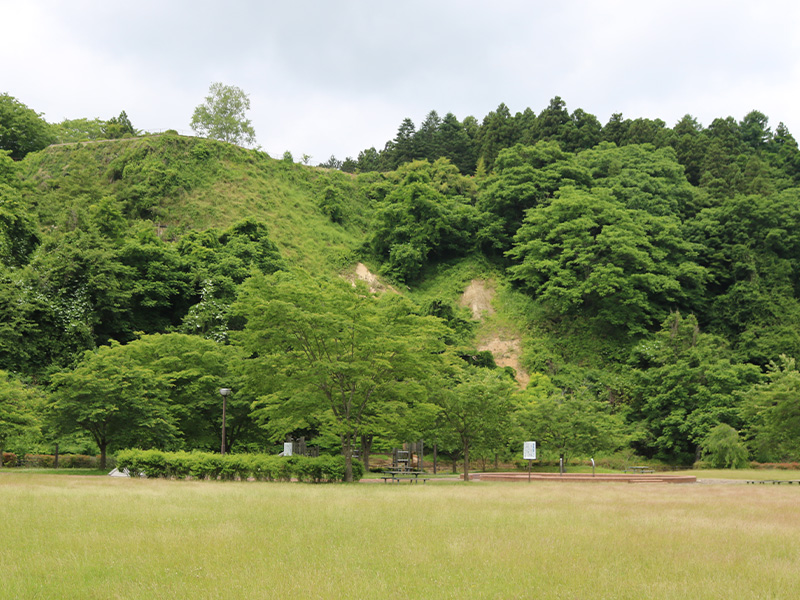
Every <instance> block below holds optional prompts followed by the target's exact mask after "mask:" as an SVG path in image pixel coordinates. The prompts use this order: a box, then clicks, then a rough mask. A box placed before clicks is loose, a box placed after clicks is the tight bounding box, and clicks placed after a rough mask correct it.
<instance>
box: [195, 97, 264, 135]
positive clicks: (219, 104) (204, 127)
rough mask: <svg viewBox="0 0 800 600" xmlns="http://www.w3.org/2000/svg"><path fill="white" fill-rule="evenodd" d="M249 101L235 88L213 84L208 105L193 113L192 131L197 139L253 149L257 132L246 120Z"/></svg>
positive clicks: (203, 104) (205, 103) (203, 105)
mask: <svg viewBox="0 0 800 600" xmlns="http://www.w3.org/2000/svg"><path fill="white" fill-rule="evenodd" d="M248 110H250V98H249V96H248V95H247V94H246V93H245V92H244V91H243V90H242V89H241V88H238V87H236V86H235V85H225V84H222V83H212V84H211V86H209V88H208V96H206V99H205V101H204V102H203V103H202V104H200V105H198V106H197V108H195V109H194V113H193V114H192V123H191V125H192V129H193V130H194V131H196V132H197V134H198V135H201V136H204V137H209V138H211V139H215V140H220V141H223V142H228V143H231V144H237V145H243V144H244V145H252V144H254V143H255V141H256V132H255V130H254V129H253V126H252V124H251V122H250V119H248V118H247V116H246V115H247V111H248Z"/></svg>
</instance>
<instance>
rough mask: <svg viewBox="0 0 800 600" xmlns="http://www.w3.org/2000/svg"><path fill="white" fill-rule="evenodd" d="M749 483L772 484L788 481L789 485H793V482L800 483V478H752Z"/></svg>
mask: <svg viewBox="0 0 800 600" xmlns="http://www.w3.org/2000/svg"><path fill="white" fill-rule="evenodd" d="M747 483H751V484H756V483H760V484H767V483H771V484H772V485H780V484H782V483H787V484H789V485H792V484H793V483H796V484H798V485H800V479H755V480H753V479H751V480H750V481H748V482H747Z"/></svg>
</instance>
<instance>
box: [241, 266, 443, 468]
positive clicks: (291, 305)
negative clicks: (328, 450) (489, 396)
mask: <svg viewBox="0 0 800 600" xmlns="http://www.w3.org/2000/svg"><path fill="white" fill-rule="evenodd" d="M235 310H236V311H237V312H238V313H239V314H241V315H242V316H243V317H245V318H246V319H247V325H246V327H245V329H244V331H243V332H242V333H241V334H239V335H237V340H238V341H239V342H240V343H241V344H242V345H243V347H244V348H245V350H246V351H247V352H248V353H250V355H251V359H250V360H249V361H248V364H247V365H246V366H245V371H246V377H247V379H248V386H249V389H250V390H251V391H252V392H253V393H254V394H256V395H257V396H259V400H258V401H257V403H256V404H255V405H254V407H255V409H256V410H255V413H254V414H255V416H256V417H257V418H260V419H261V420H262V422H263V423H265V424H266V425H267V426H268V427H270V428H271V430H272V433H273V434H274V435H275V437H276V438H277V437H281V436H283V435H285V434H286V433H289V432H291V431H292V430H294V429H296V428H301V427H305V426H308V425H309V424H310V423H312V422H313V424H314V425H315V426H318V427H320V428H322V430H323V431H325V430H326V429H327V430H331V428H332V431H333V432H334V433H337V434H339V435H341V436H342V447H343V452H344V454H345V458H346V459H347V460H348V461H349V456H350V452H351V449H352V444H353V443H354V440H355V439H356V437H357V436H358V435H359V434H360V433H361V432H362V431H363V426H364V423H365V422H366V421H367V420H368V419H369V418H371V416H372V415H374V414H375V413H376V412H379V411H376V410H375V407H376V405H381V407H382V409H385V410H388V412H392V410H393V406H394V405H395V403H402V402H403V400H402V399H401V398H399V397H398V396H396V394H395V393H394V392H395V389H396V388H397V386H403V385H405V384H407V383H408V382H409V381H414V380H420V379H424V378H426V377H429V376H431V374H432V368H433V367H434V366H435V365H436V363H437V361H438V354H437V353H438V352H441V350H442V349H443V344H442V343H441V342H440V341H439V339H440V338H441V337H443V334H444V328H443V326H442V325H441V324H440V323H439V321H438V320H437V319H435V318H433V317H420V316H418V315H416V314H414V313H413V312H412V310H411V306H410V305H409V304H408V302H407V301H406V300H403V299H402V298H400V297H399V296H396V295H394V294H386V295H384V296H382V297H380V298H378V297H375V296H373V295H371V294H370V293H369V292H368V291H367V290H366V289H365V288H364V287H363V286H361V285H357V286H355V287H354V286H353V285H351V284H350V283H348V282H347V281H344V280H341V279H334V280H320V279H312V278H311V277H309V276H308V275H306V274H304V273H302V272H292V273H286V272H278V273H275V274H274V275H272V276H269V277H264V276H254V277H252V278H251V279H249V280H248V281H247V282H245V284H244V286H243V289H242V293H241V295H240V298H239V301H238V302H237V304H236V307H235ZM380 412H384V411H380Z"/></svg>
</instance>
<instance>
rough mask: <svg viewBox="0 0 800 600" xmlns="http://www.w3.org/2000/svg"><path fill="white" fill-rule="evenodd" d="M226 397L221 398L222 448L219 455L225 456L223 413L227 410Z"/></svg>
mask: <svg viewBox="0 0 800 600" xmlns="http://www.w3.org/2000/svg"><path fill="white" fill-rule="evenodd" d="M227 405H228V396H227V395H225V396H222V447H221V449H220V454H225V411H226V409H227V408H228V406H227Z"/></svg>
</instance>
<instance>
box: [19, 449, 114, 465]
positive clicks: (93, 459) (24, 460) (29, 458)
mask: <svg viewBox="0 0 800 600" xmlns="http://www.w3.org/2000/svg"><path fill="white" fill-rule="evenodd" d="M3 466H4V467H27V468H29V469H31V468H35V469H52V468H53V467H55V466H56V465H55V456H54V455H53V454H25V455H23V456H22V457H21V458H20V457H19V456H17V455H16V454H14V453H13V452H3ZM107 466H109V467H113V466H114V459H113V458H110V457H109V459H108V461H107ZM58 467H59V468H60V469H99V468H100V457H99V456H90V455H86V454H60V455H59V456H58Z"/></svg>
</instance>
